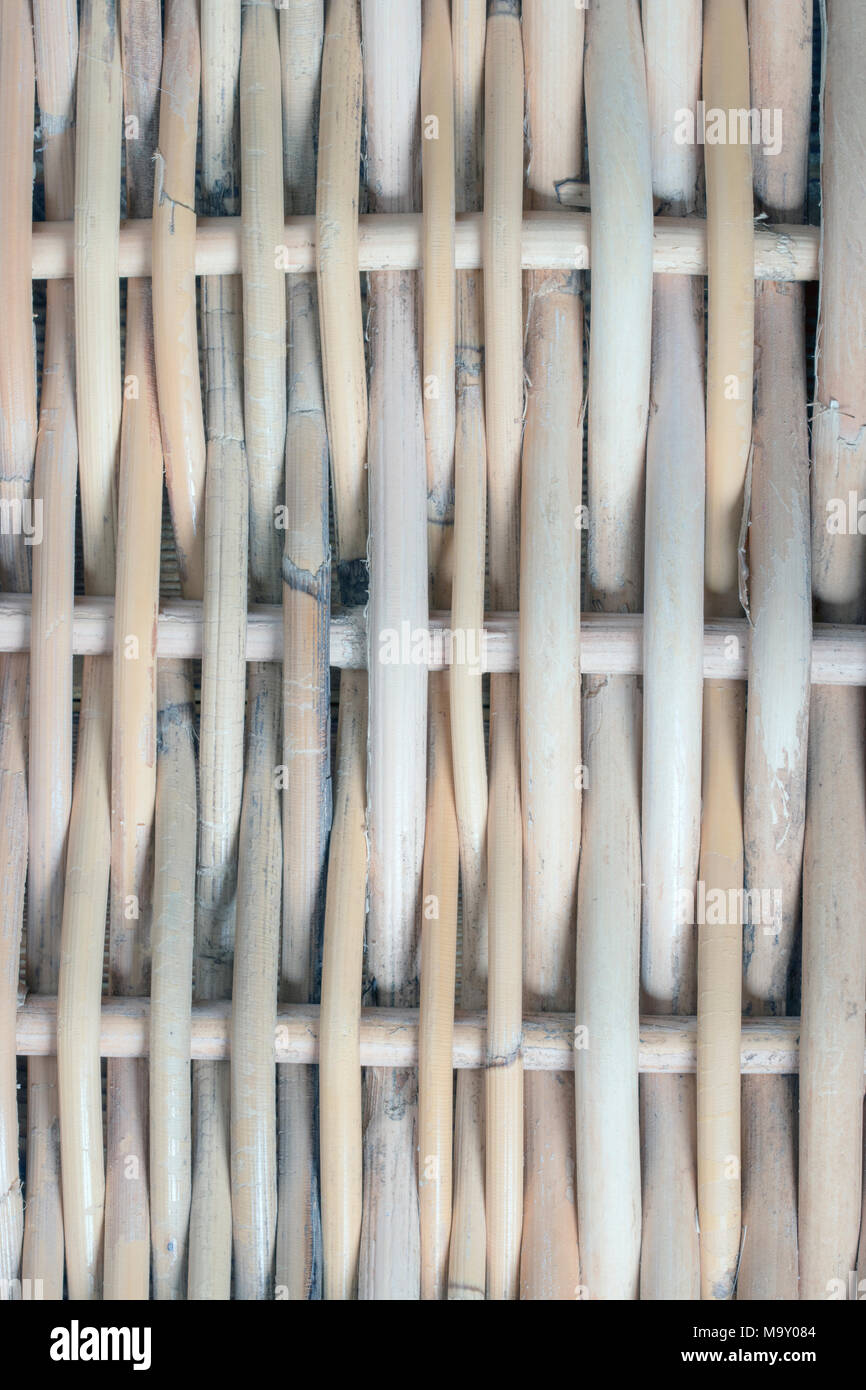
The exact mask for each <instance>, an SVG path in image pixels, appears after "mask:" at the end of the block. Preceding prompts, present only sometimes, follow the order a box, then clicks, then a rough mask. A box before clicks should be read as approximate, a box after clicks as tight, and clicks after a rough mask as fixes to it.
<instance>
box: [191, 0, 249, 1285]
mask: <svg viewBox="0 0 866 1390" xmlns="http://www.w3.org/2000/svg"><path fill="white" fill-rule="evenodd" d="M201 49H202V53H201V66H202V195H203V198H204V203H205V207H206V209H207V211H208V212H209V213H210V214H211V215H214V216H216V215H218V214H220V213H226V214H228V213H235V212H236V211H237V204H238V199H237V189H238V155H237V125H238V100H237V90H238V74H239V69H240V54H241V15H240V7H239V6H238V5H237V3H236V0H207V3H206V4H204V5H203V6H202V9H201ZM242 307H243V306H242V292H241V280H240V277H239V276H233V277H224V278H222V279H220V278H218V277H210V278H207V279H205V280H204V281H203V282H202V310H203V333H204V346H205V354H206V357H205V361H206V372H205V377H206V389H207V439H208V446H207V499H206V504H205V557H204V574H205V590H204V642H203V649H202V667H201V714H200V728H199V801H200V807H201V815H200V825H199V843H198V870H197V884H196V964H195V976H196V995H197V997H198V998H200V999H205V998H220V997H225V995H226V994H227V993H228V991H229V988H230V984H231V961H232V949H233V942H234V933H235V907H236V892H237V845H238V825H239V823H240V813H241V798H242V794H243V757H244V751H243V740H244V706H245V702H246V663H245V651H244V649H245V640H246V611H247V543H248V526H249V517H248V514H249V478H248V476H247V464H246V455H245V453H244V443H243V438H244V431H243V385H242V359H243V325H242V320H241V315H242ZM193 1086H194V1091H193V1113H194V1147H193V1181H192V1205H191V1208H190V1237H189V1238H190V1258H189V1280H188V1286H187V1288H188V1296H189V1297H190V1298H191V1299H226V1298H228V1296H229V1292H230V1288H231V1240H232V1234H231V1178H230V1141H229V1091H230V1073H229V1067H228V1065H227V1064H226V1063H224V1062H196V1063H195V1064H194V1067H193Z"/></svg>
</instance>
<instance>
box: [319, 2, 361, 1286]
mask: <svg viewBox="0 0 866 1390" xmlns="http://www.w3.org/2000/svg"><path fill="white" fill-rule="evenodd" d="M361 104H362V73H361V35H360V20H359V13H358V4H357V0H331V3H330V4H329V5H328V13H327V24H326V29H325V42H324V48H323V51H322V90H321V103H320V115H319V148H318V155H319V158H318V170H317V183H316V268H317V284H318V299H319V313H320V326H321V342H322V367H323V376H324V388H325V402H326V407H327V418H328V436H329V443H330V450H331V470H332V476H333V485H334V510H335V522H336V534H337V559H338V566H339V571H338V572H339V582H340V593H341V597H342V599H343V602H349V601H357V600H358V599H361V598H363V595H364V593H365V591H366V544H367V492H366V478H365V475H364V461H365V458H366V449H367V438H366V434H367V380H366V374H365V368H364V340H363V327H362V319H361V294H360V285H359V281H358V271H357V240H358V178H359V157H360V145H361ZM366 757H367V676H366V673H365V672H362V671H358V672H351V671H346V672H345V673H344V675H343V678H342V680H341V683H340V716H339V728H338V734H337V773H336V788H335V794H334V823H333V828H332V830H331V841H330V849H329V854H328V883H327V894H326V898H325V923H324V941H323V950H322V1014H321V1034H320V1044H319V1095H320V1107H319V1129H320V1142H319V1153H320V1163H321V1188H322V1254H323V1265H324V1295H325V1297H326V1298H328V1299H350V1298H352V1297H353V1296H354V1293H355V1287H356V1283H357V1275H358V1251H359V1246H360V1238H361V1200H362V1199H361V1189H362V1147H361V1060H360V1005H361V980H362V963H363V948H364V916H365V898H366V875H367V844H366V838H365V808H366V801H367V796H366Z"/></svg>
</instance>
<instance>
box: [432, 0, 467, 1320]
mask: <svg viewBox="0 0 866 1390" xmlns="http://www.w3.org/2000/svg"><path fill="white" fill-rule="evenodd" d="M421 171H422V190H423V196H422V215H423V230H422V238H423V294H424V313H423V334H422V339H423V347H424V363H423V375H424V432H425V442H426V449H427V563H428V566H429V570H430V595H431V601H432V604H433V606H434V607H435V608H445V609H450V607H451V570H452V563H453V555H452V547H453V540H454V529H453V528H454V421H455V396H454V385H455V357H454V349H455V331H456V330H455V315H456V278H455V274H456V273H455V268H454V197H455V195H454V178H455V168H454V65H453V57H452V51H451V20H450V14H449V6H448V3H447V0H424V3H423V6H422V34H421ZM452 626H453V625H452ZM457 641H458V642H462V641H463V637H462V636H461V637H459V638H458V639H457ZM457 659H458V660H462V661H465V660H466V652H465V648H464V649H463V651H462V652H460V651H459V650H458V653H457ZM477 675H478V678H479V679H480V675H481V672H480V665H479V667H478V672H477ZM429 699H430V710H429V728H428V762H427V832H426V838H425V844H424V878H423V894H422V896H423V903H424V906H423V911H422V918H421V999H420V1009H421V1018H420V1037H419V1052H418V1192H419V1204H420V1217H421V1297H422V1298H424V1299H431V1298H444V1297H445V1291H446V1282H447V1273H448V1241H449V1237H450V1232H451V1190H452V1135H453V1123H454V1120H453V1097H454V1077H453V1073H452V1070H451V1048H452V1037H453V1024H454V980H455V972H456V951H457V876H458V854H459V852H458V844H457V820H456V812H455V808H454V781H453V770H452V762H451V732H450V722H451V721H450V716H449V677H448V674H447V673H446V672H442V671H437V672H435V673H433V674H431V676H430V686H429Z"/></svg>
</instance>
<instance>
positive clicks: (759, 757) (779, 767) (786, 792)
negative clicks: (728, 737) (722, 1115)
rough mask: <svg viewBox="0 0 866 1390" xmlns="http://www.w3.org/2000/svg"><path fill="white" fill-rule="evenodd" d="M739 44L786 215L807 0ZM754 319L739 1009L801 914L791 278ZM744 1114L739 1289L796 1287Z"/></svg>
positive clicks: (785, 1208)
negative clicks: (773, 902) (760, 906)
mask: <svg viewBox="0 0 866 1390" xmlns="http://www.w3.org/2000/svg"><path fill="white" fill-rule="evenodd" d="M749 49H750V64H751V95H752V105H753V106H754V107H755V108H756V109H758V110H760V111H764V110H768V111H769V110H775V111H780V112H781V113H782V120H783V121H784V131H785V135H784V143H783V146H782V149H781V151H780V152H779V153H778V154H767V153H765V152H764V150H763V148H762V147H761V146H758V147H757V149H756V151H755V156H754V175H755V192H756V194H757V197H758V201H759V203H760V205H761V207H762V208H763V209H764V210H765V211H766V212H767V215H768V216H769V217H770V218H771V219H772V220H773V221H774V222H775V221H781V220H782V219H784V220H785V221H786V222H787V221H796V220H797V219H798V218H799V217H802V215H803V209H804V204H805V198H806V171H807V165H808V147H809V122H810V106H811V90H812V4H811V0H804V3H803V4H802V5H800V6H797V7H795V8H794V12H793V13H792V12H791V7H790V6H781V5H779V4H778V0H756V3H753V4H752V5H751V6H750V7H749ZM755 327H756V333H755V338H756V349H757V360H756V402H755V426H754V442H755V451H754V460H753V466H752V480H751V520H750V529H749V610H750V616H751V620H752V624H753V634H752V641H751V646H750V664H749V701H748V710H747V723H746V775H745V799H744V807H743V830H744V843H745V886H746V889H747V890H754V891H757V892H760V891H761V890H762V889H764V890H766V889H767V888H771V887H772V888H774V889H776V890H778V892H779V893H780V895H781V919H780V920H779V921H776V922H775V923H766V922H763V921H758V922H757V923H755V922H752V923H747V924H746V925H745V932H744V935H745V971H744V976H743V986H744V991H745V996H746V998H745V1010H746V1012H747V1013H784V1012H786V1010H787V996H788V989H789V975H790V966H791V956H792V952H793V949H794V946H795V942H796V934H797V927H798V922H799V908H800V888H801V873H802V862H803V835H804V830H805V803H806V747H807V730H808V721H809V695H810V689H809V685H810V682H809V659H810V651H811V638H812V630H811V629H812V622H811V618H812V614H811V594H810V587H811V586H810V575H809V571H810V564H809V550H810V527H809V445H808V435H807V427H806V381H805V375H804V372H803V361H804V358H805V341H804V296H803V292H802V289H801V288H800V287H799V286H794V285H788V286H785V287H784V288H783V287H782V286H778V285H772V284H766V285H758V286H757V287H756V291H755ZM792 437H793V439H794V440H795V441H796V442H795V444H794V446H793V449H792ZM782 658H783V659H784V666H783V667H781V666H780V660H781V659H782ZM742 1119H743V1227H744V1237H743V1251H742V1256H741V1260H740V1270H739V1276H738V1280H737V1298H738V1299H750V1298H751V1299H765V1298H776V1299H795V1298H796V1297H797V1191H796V1160H795V1138H794V1089H793V1085H792V1083H791V1081H790V1080H788V1079H787V1078H778V1079H772V1080H767V1079H764V1080H761V1081H754V1080H751V1079H750V1080H749V1081H747V1082H744V1083H743V1113H742Z"/></svg>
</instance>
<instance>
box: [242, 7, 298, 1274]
mask: <svg viewBox="0 0 866 1390" xmlns="http://www.w3.org/2000/svg"><path fill="white" fill-rule="evenodd" d="M280 83H281V75H280V61H279V40H278V31H277V18H276V13H275V12H274V11H273V10H269V9H267V8H265V7H263V6H259V5H251V6H248V7H247V8H246V9H245V10H244V13H243V18H242V38H241V74H240V116H241V127H240V128H241V151H242V154H241V164H242V170H243V198H242V225H243V286H244V424H245V435H246V448H247V461H248V466H249V475H250V549H249V569H250V578H251V582H252V590H253V594H254V597H256V598H258V599H260V600H262V599H264V600H266V601H269V602H275V601H276V600H278V599H279V597H280V570H281V567H280V553H279V545H278V537H279V533H278V531H277V527H276V520H277V515H276V511H277V506H278V504H279V499H280V492H281V486H282V478H283V456H284V450H285V445H286V295H285V286H284V284H283V281H282V273H281V271H280V270H279V269H278V267H277V263H276V261H277V254H278V252H277V248H278V247H279V239H280V233H281V230H282V226H283V149H282V117H281V105H280V102H281V96H280V91H281V88H280ZM280 688H281V687H280V671H279V669H278V668H277V667H276V666H266V665H258V664H255V665H253V666H251V667H250V669H249V672H248V681H247V696H248V705H249V711H250V718H249V723H248V746H247V763H246V768H245V775H244V801H243V807H242V811H241V825H240V834H239V839H238V918H237V935H236V941H235V969H234V983H233V988H232V998H233V1000H234V1006H233V1022H232V1033H233V1037H234V1039H235V1042H236V1048H235V1050H234V1052H233V1057H232V1107H231V1109H232V1120H231V1133H232V1141H231V1153H232V1159H231V1162H232V1238H233V1248H234V1270H235V1291H236V1296H237V1297H239V1298H263V1297H267V1296H268V1295H269V1293H270V1291H271V1289H272V1287H273V1279H274V1257H275V1242H276V1224H277V1193H276V1182H277V1175H276V1072H275V1069H274V1057H273V1030H274V1027H275V1026H276V1010H277V980H278V954H279V942H280V880H281V876H282V845H281V842H280V839H279V836H280V806H279V799H278V796H277V785H276V775H277V774H276V771H275V769H276V766H277V759H276V738H277V729H278V727H279V711H280ZM252 1020H255V1021H256V1026H255V1027H253V1026H252Z"/></svg>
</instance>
